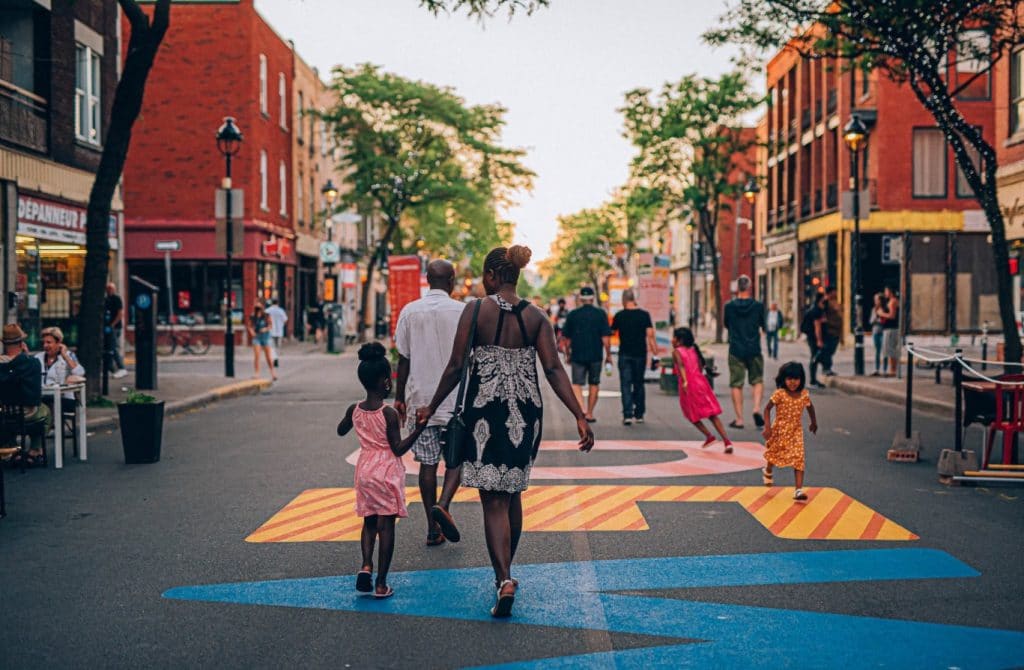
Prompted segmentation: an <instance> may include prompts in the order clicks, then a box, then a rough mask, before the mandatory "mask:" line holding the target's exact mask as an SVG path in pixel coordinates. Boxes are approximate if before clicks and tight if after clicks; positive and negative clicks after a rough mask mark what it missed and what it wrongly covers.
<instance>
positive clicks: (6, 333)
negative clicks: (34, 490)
mask: <svg viewBox="0 0 1024 670" xmlns="http://www.w3.org/2000/svg"><path fill="white" fill-rule="evenodd" d="M3 346H4V353H3V355H2V356H0V402H2V403H3V404H4V405H14V406H19V407H21V408H22V409H23V410H24V413H25V431H26V432H27V433H28V434H29V435H31V436H32V441H31V443H30V446H29V450H28V454H27V455H26V456H25V457H24V458H25V461H24V463H25V465H45V457H44V456H43V437H44V436H45V435H46V433H47V432H49V430H50V425H51V423H52V415H51V414H50V410H49V408H48V407H47V406H46V405H44V404H43V366H42V365H41V364H40V363H39V360H38V359H37V358H35V357H33V356H31V355H29V352H28V347H27V346H26V345H25V333H24V331H22V329H21V328H20V327H19V326H18V324H16V323H9V324H7V325H6V326H4V330H3ZM14 437H17V436H15V435H0V438H2V440H3V442H5V443H6V442H8V441H10V440H11V439H13V438H14Z"/></svg>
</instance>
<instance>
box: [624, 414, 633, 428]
mask: <svg viewBox="0 0 1024 670" xmlns="http://www.w3.org/2000/svg"><path fill="white" fill-rule="evenodd" d="M622 425H623V426H632V425H633V419H632V418H630V417H628V416H627V417H626V418H625V419H623V420H622Z"/></svg>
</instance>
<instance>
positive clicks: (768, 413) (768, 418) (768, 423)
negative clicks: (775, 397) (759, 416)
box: [761, 398, 775, 440]
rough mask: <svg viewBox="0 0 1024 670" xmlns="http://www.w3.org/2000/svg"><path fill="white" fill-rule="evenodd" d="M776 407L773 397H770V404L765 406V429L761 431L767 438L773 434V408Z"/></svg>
mask: <svg viewBox="0 0 1024 670" xmlns="http://www.w3.org/2000/svg"><path fill="white" fill-rule="evenodd" d="M774 408H775V403H774V402H772V399H771V398H768V404H767V405H765V406H764V430H763V431H761V434H762V435H764V439H766V440H767V439H770V438H771V436H772V409H774Z"/></svg>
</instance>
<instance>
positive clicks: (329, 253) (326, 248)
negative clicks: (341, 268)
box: [320, 241, 341, 265]
mask: <svg viewBox="0 0 1024 670" xmlns="http://www.w3.org/2000/svg"><path fill="white" fill-rule="evenodd" d="M320 262H321V263H323V264H324V265H333V264H334V263H340V262H341V249H340V248H339V247H338V243H337V242H331V241H326V242H321V243H320Z"/></svg>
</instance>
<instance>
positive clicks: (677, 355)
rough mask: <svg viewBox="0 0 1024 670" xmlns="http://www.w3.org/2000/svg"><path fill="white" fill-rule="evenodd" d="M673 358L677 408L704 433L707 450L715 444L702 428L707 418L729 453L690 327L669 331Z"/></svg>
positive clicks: (726, 440) (708, 431) (723, 428)
mask: <svg viewBox="0 0 1024 670" xmlns="http://www.w3.org/2000/svg"><path fill="white" fill-rule="evenodd" d="M672 347H673V351H672V359H673V360H674V361H675V373H676V377H677V378H678V379H679V406H680V407H681V408H682V410H683V416H685V417H686V419H687V421H689V422H690V423H692V424H693V425H694V426H696V427H697V430H699V431H700V432H701V433H703V434H704V438H705V439H704V444H702V445H701V447H707V446H710V445H712V444H714V442H715V436H714V435H712V434H711V431H710V430H708V429H707V427H706V426H705V425H704V419H710V420H711V423H712V425H714V427H715V430H717V431H718V434H719V435H721V436H722V442H724V443H725V453H727V454H731V453H732V442H731V441H730V440H729V436H728V435H726V434H725V426H723V425H722V421H721V419H719V418H718V416H719V415H720V414H721V413H722V407H721V405H719V404H718V398H716V397H715V392H714V391H712V390H711V384H709V383H708V380H707V377H705V376H704V356H702V355H701V353H700V347H698V346H697V342H696V340H695V339H694V338H693V331H691V330H690V329H689V328H676V329H675V330H674V331H673V332H672Z"/></svg>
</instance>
